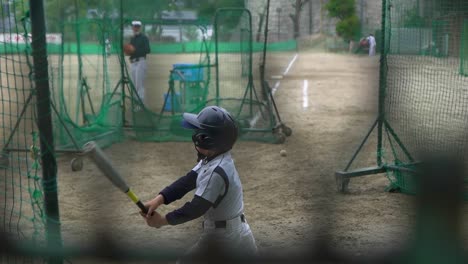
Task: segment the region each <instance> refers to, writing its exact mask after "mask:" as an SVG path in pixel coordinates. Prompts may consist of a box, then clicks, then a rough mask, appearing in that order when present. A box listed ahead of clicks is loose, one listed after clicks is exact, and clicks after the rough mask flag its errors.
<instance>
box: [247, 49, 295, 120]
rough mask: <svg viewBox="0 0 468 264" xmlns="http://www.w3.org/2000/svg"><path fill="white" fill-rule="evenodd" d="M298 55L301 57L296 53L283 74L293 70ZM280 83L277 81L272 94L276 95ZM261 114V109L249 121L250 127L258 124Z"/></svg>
mask: <svg viewBox="0 0 468 264" xmlns="http://www.w3.org/2000/svg"><path fill="white" fill-rule="evenodd" d="M298 57H299V54H298V53H296V54H295V55H294V57H293V58H292V60H291V61H290V62H289V64H288V67H287V68H286V70H285V71H284V72H283V76H286V75H287V74H288V73H289V70H291V68H292V66H293V65H294V63H295V62H296V60H297V58H298ZM280 85H281V81H276V83H275V85H274V86H273V88H271V94H272V95H275V93H276V91H277V90H278V89H279V88H280ZM261 114H262V113H261V112H260V111H258V112H257V113H256V114H255V116H254V118H252V120H250V122H249V124H250V127H254V126H255V125H256V124H257V122H258V120H259V119H260V116H261Z"/></svg>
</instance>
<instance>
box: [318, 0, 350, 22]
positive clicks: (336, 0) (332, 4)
mask: <svg viewBox="0 0 468 264" xmlns="http://www.w3.org/2000/svg"><path fill="white" fill-rule="evenodd" d="M325 9H326V10H327V11H328V14H329V16H330V17H336V18H338V19H340V20H343V19H346V18H348V17H351V16H353V15H355V14H356V1H355V0H330V1H329V2H328V3H327V4H326V5H325Z"/></svg>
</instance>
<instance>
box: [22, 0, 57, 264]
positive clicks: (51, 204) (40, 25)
mask: <svg viewBox="0 0 468 264" xmlns="http://www.w3.org/2000/svg"><path fill="white" fill-rule="evenodd" d="M29 6H30V10H31V33H32V42H31V46H32V56H33V65H34V66H33V67H34V84H35V88H36V98H37V112H38V117H37V119H38V120H37V124H38V129H39V135H40V146H41V160H42V185H43V189H44V207H45V212H46V219H45V220H46V234H47V245H48V247H49V248H50V249H55V250H61V249H62V235H61V231H60V217H59V204H58V196H57V161H56V160H55V149H54V137H53V131H52V115H51V108H50V105H51V99H50V88H49V78H48V77H49V73H48V68H49V67H48V62H47V49H46V47H47V46H46V37H45V36H46V35H45V34H46V32H45V18H44V4H43V1H37V0H29ZM49 263H54V264H56V263H57V264H58V263H63V259H62V258H61V257H59V256H55V257H50V258H49Z"/></svg>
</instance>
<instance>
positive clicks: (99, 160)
mask: <svg viewBox="0 0 468 264" xmlns="http://www.w3.org/2000/svg"><path fill="white" fill-rule="evenodd" d="M82 154H84V155H86V156H88V157H90V158H91V160H92V161H93V162H94V163H95V164H96V165H97V166H98V168H99V170H100V171H101V172H102V173H103V174H104V176H106V178H107V179H109V180H110V181H111V182H112V184H114V185H115V186H116V187H117V188H119V189H120V190H121V191H122V192H124V193H125V194H126V195H127V196H128V197H129V198H130V199H131V200H132V201H133V202H134V203H135V204H136V205H137V206H138V207H139V208H140V209H141V211H142V212H143V213H145V214H147V213H148V209H147V208H146V207H145V206H144V205H143V203H142V202H141V201H140V199H139V198H138V197H137V196H136V195H135V193H134V192H133V191H132V190H131V189H130V187H128V184H127V183H126V182H125V180H124V178H123V177H122V175H121V174H120V173H119V172H118V171H117V170H116V169H115V167H114V165H112V162H111V160H110V159H109V158H108V157H107V155H106V154H105V153H104V152H103V151H102V149H101V148H100V147H99V146H98V145H97V144H96V142H94V141H90V142H88V143H86V144H85V145H84V146H83V149H82Z"/></svg>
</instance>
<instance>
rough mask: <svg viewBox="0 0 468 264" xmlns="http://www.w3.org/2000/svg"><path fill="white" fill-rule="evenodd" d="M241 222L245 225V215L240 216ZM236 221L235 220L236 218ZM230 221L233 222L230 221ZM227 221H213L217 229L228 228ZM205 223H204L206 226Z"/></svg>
mask: <svg viewBox="0 0 468 264" xmlns="http://www.w3.org/2000/svg"><path fill="white" fill-rule="evenodd" d="M238 217H239V218H240V220H241V222H242V223H245V215H244V214H241V215H240V216H238ZM234 219H235V218H234ZM228 221H231V220H228ZM228 221H226V220H224V221H213V223H214V227H215V228H226V227H227V222H228ZM204 224H205V223H203V225H204Z"/></svg>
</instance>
